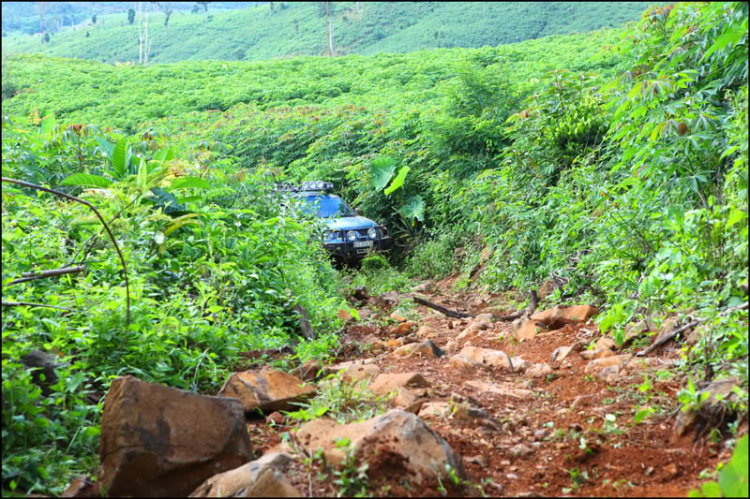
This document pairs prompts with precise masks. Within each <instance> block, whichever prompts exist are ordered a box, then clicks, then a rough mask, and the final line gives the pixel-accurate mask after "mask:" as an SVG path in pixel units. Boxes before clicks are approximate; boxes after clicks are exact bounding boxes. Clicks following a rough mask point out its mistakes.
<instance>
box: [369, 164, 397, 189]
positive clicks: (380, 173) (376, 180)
mask: <svg viewBox="0 0 750 499" xmlns="http://www.w3.org/2000/svg"><path fill="white" fill-rule="evenodd" d="M395 171H396V160H394V159H393V158H388V157H383V158H378V159H376V160H374V161H373V162H372V164H371V165H370V175H372V183H373V186H374V187H375V190H376V191H382V190H383V189H384V188H385V186H386V185H388V182H389V181H390V180H391V178H393V174H394V173H395Z"/></svg>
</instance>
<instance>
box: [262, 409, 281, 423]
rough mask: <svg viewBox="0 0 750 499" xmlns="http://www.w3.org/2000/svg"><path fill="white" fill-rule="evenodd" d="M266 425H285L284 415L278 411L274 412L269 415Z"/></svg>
mask: <svg viewBox="0 0 750 499" xmlns="http://www.w3.org/2000/svg"><path fill="white" fill-rule="evenodd" d="M266 423H268V424H271V423H273V424H277V425H280V424H284V415H283V414H281V413H280V412H278V411H275V412H272V413H271V414H269V415H268V417H266Z"/></svg>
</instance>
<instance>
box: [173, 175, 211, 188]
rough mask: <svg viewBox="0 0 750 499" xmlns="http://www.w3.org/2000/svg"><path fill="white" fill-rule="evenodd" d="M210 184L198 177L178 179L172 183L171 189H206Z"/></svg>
mask: <svg viewBox="0 0 750 499" xmlns="http://www.w3.org/2000/svg"><path fill="white" fill-rule="evenodd" d="M210 186H211V184H209V183H208V181H207V180H204V179H202V178H199V177H180V178H176V179H174V180H173V181H172V184H171V187H172V188H173V189H185V188H188V187H194V188H196V189H208V188H209V187H210Z"/></svg>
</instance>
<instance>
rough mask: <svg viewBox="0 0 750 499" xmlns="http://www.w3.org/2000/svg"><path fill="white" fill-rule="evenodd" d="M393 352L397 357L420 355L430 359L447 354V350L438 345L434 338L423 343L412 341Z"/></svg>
mask: <svg viewBox="0 0 750 499" xmlns="http://www.w3.org/2000/svg"><path fill="white" fill-rule="evenodd" d="M393 354H394V355H396V356H397V357H407V356H408V357H414V356H419V357H426V358H430V359H437V358H439V357H442V356H443V355H445V352H443V351H442V350H441V349H440V348H439V347H438V346H437V345H435V344H434V343H433V342H432V340H427V341H423V342H422V343H411V344H409V345H404V346H402V347H401V348H399V349H397V350H394V351H393Z"/></svg>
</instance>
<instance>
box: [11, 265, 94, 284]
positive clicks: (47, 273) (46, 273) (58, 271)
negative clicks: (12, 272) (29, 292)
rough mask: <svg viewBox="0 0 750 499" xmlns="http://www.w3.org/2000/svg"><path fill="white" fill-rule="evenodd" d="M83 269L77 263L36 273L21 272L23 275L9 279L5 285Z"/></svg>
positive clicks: (73, 272)
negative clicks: (72, 265) (73, 265)
mask: <svg viewBox="0 0 750 499" xmlns="http://www.w3.org/2000/svg"><path fill="white" fill-rule="evenodd" d="M85 269H86V268H85V267H84V266H83V265H79V266H77V267H68V268H64V267H63V268H59V269H52V270H45V271H43V272H40V273H38V274H35V273H33V272H25V273H23V274H21V275H22V276H23V277H21V278H19V279H14V280H12V281H10V282H9V283H8V284H7V285H8V286H10V285H11V284H20V283H22V282H28V281H34V280H36V279H46V278H47V277H55V276H58V275H64V274H76V273H78V272H83V271H84V270H85Z"/></svg>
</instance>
